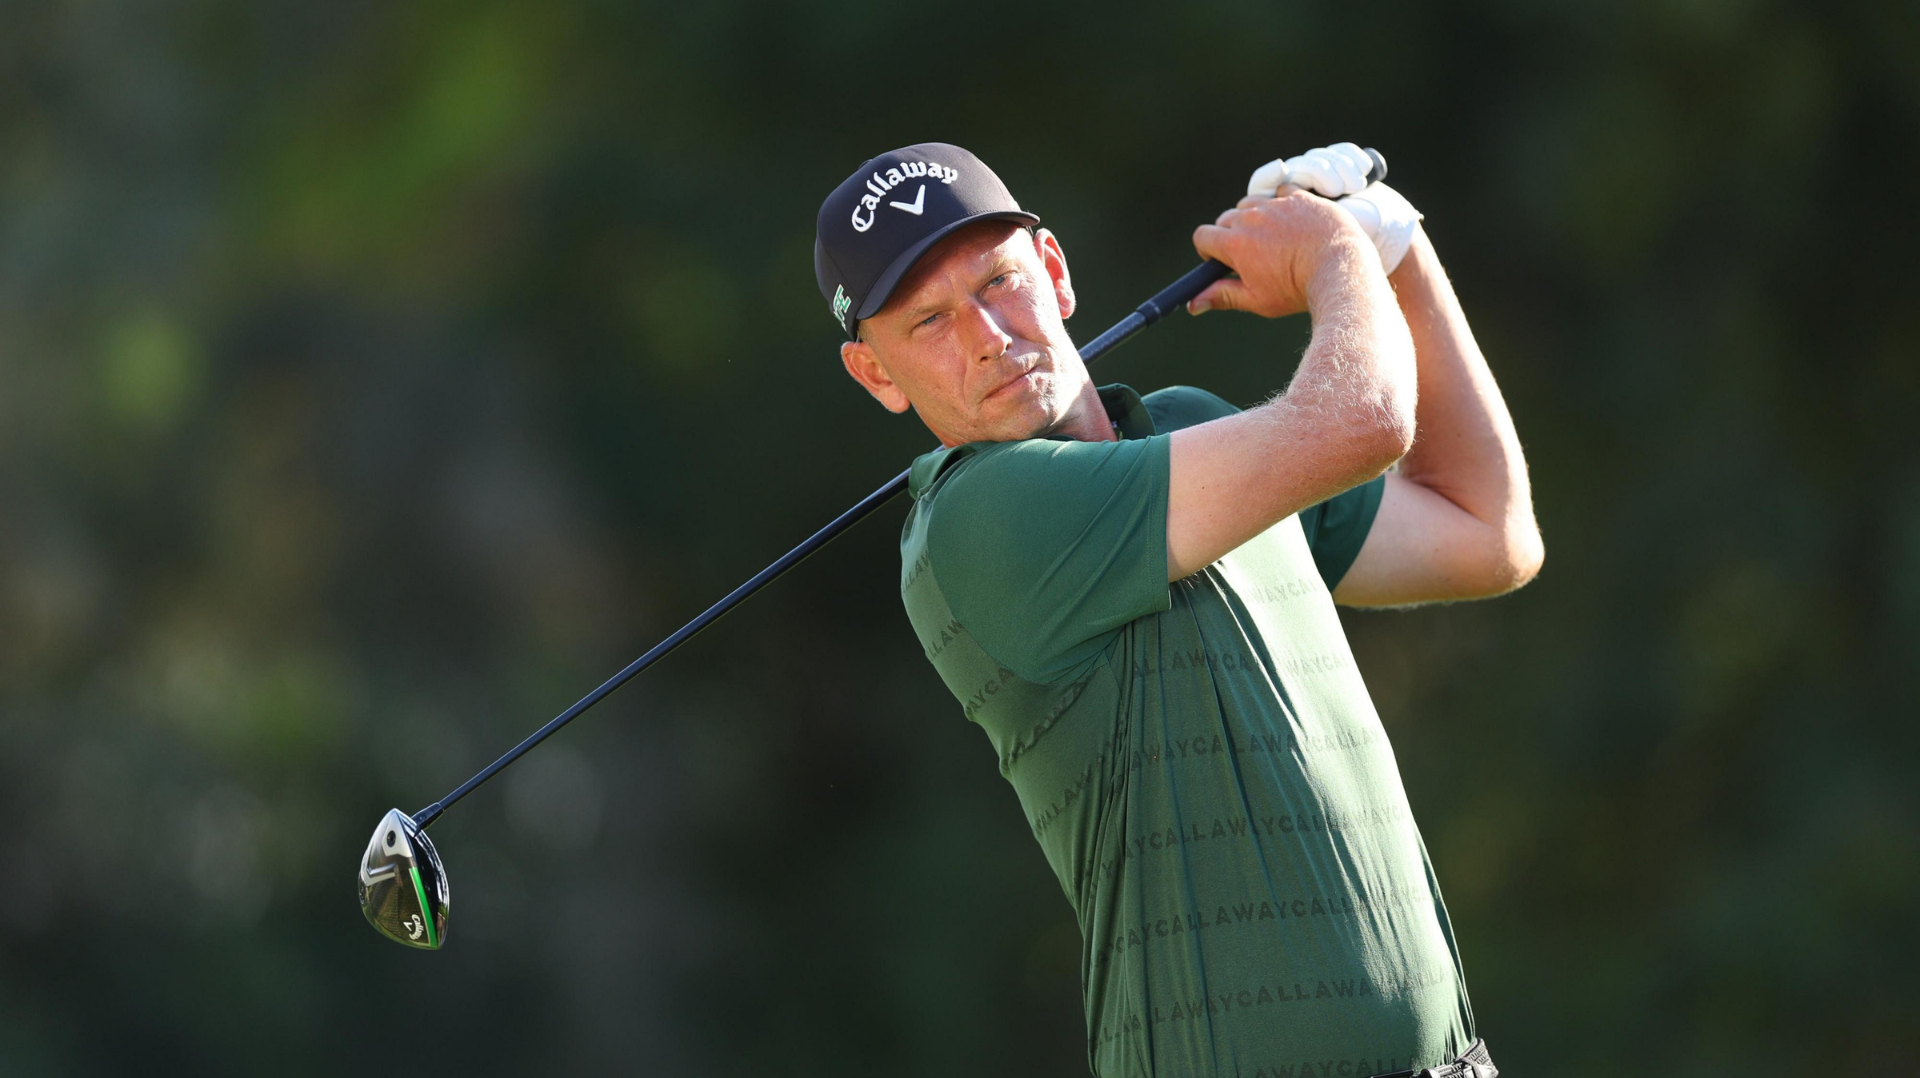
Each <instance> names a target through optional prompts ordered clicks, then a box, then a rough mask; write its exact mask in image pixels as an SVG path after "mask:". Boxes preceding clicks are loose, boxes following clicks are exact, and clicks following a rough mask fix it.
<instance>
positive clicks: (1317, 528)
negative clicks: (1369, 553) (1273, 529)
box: [1300, 475, 1387, 591]
mask: <svg viewBox="0 0 1920 1078" xmlns="http://www.w3.org/2000/svg"><path fill="white" fill-rule="evenodd" d="M1386 489H1387V477H1386V476H1384V475H1380V476H1375V477H1374V478H1373V479H1371V480H1369V481H1367V482H1365V483H1362V484H1360V485H1359V486H1357V487H1354V488H1353V489H1352V490H1349V491H1347V492H1345V493H1343V494H1336V495H1334V496H1333V497H1331V498H1328V499H1327V500H1326V501H1324V502H1321V503H1320V504H1318V505H1313V506H1308V507H1307V508H1305V509H1302V510H1300V530H1301V531H1302V532H1304V533H1306V537H1307V546H1308V547H1309V548H1311V549H1312V551H1313V564H1314V565H1315V567H1317V568H1318V569H1319V570H1320V579H1321V580H1324V581H1326V584H1327V590H1328V591H1332V590H1333V589H1335V588H1337V587H1339V586H1340V578H1342V577H1344V576H1346V575H1347V570H1348V569H1351V568H1353V559H1355V558H1357V557H1359V556H1360V547H1361V545H1362V544H1364V543H1365V542H1366V541H1367V533H1368V532H1369V531H1372V530H1373V518H1374V517H1375V516H1377V515H1379V512H1380V494H1381V492H1382V491H1384V490H1386Z"/></svg>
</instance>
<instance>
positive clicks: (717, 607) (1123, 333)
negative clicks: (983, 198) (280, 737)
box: [413, 259, 1232, 827]
mask: <svg viewBox="0 0 1920 1078" xmlns="http://www.w3.org/2000/svg"><path fill="white" fill-rule="evenodd" d="M1230 272H1232V271H1230V270H1229V269H1228V268H1227V267H1226V266H1225V265H1224V264H1223V263H1220V262H1216V261H1213V260H1211V259H1210V260H1208V261H1206V262H1202V263H1201V264H1199V265H1198V266H1195V267H1194V268H1193V269H1191V270H1188V271H1187V272H1186V273H1185V274H1182V275H1181V277H1180V279H1179V280H1177V281H1174V282H1173V283H1172V284H1170V285H1168V286H1167V287H1165V288H1163V289H1161V290H1160V291H1159V292H1156V293H1154V295H1153V298H1152V299H1149V300H1147V301H1146V302H1145V303H1142V304H1141V305H1140V306H1138V307H1136V308H1134V311H1133V313H1132V314H1129V315H1127V316H1126V317H1125V318H1123V319H1121V320H1120V321H1119V322H1118V323H1116V324H1115V325H1114V326H1113V328H1111V329H1109V330H1107V331H1106V332H1105V333H1102V334H1101V335H1099V336H1098V337H1095V338H1094V339H1093V340H1091V341H1088V342H1087V344H1086V345H1085V346H1084V347H1082V348H1081V349H1080V358H1081V360H1082V361H1084V362H1086V363H1092V362H1093V361H1094V360H1097V359H1099V358H1100V357H1101V356H1103V355H1105V354H1106V353H1108V352H1111V351H1112V350H1114V349H1115V348H1118V347H1119V346H1120V345H1121V344H1123V343H1125V342H1126V341H1127V340H1128V339H1130V338H1132V337H1133V335H1134V334H1136V333H1139V332H1140V331H1141V330H1143V329H1146V328H1147V327H1148V326H1150V325H1153V324H1154V323H1155V322H1158V321H1160V319H1161V318H1162V317H1163V316H1164V315H1166V314H1167V313H1168V312H1169V311H1173V310H1176V309H1178V308H1180V307H1184V306H1186V304H1187V301H1188V300H1190V299H1192V298H1193V297H1195V296H1197V295H1199V294H1200V293H1201V291H1202V290H1204V289H1205V288H1206V287H1207V286H1208V285H1210V284H1212V283H1213V282H1215V281H1217V280H1219V279H1220V278H1222V277H1225V276H1226V275H1227V274H1228V273H1230ZM907 474H908V473H907V472H901V473H900V474H899V475H896V476H894V477H893V478H892V479H891V480H890V481H888V483H887V485H886V486H883V487H881V488H880V489H879V490H876V491H874V492H873V493H872V494H869V495H867V496H866V497H865V498H862V499H860V502H859V504H857V505H855V506H854V507H853V508H851V509H849V510H847V511H846V512H844V513H842V514H840V515H839V516H838V517H835V518H834V520H833V522H832V523H830V524H828V525H827V526H826V527H824V528H821V529H820V530H819V531H817V532H814V533H813V534H812V535H810V536H808V537H807V540H806V541H805V542H803V543H801V544H800V545H799V546H797V547H794V548H793V549H792V550H789V551H787V552H786V553H785V554H782V555H781V556H780V558H779V560H778V561H775V562H774V563H773V564H772V565H769V566H767V567H766V568H765V569H762V570H760V571H759V572H758V573H755V574H754V575H753V578H752V579H751V580H748V581H747V582H746V583H744V584H742V585H740V586H739V587H737V588H735V589H733V590H732V591H731V592H728V593H727V596H726V598H724V599H721V600H720V601H719V602H717V603H715V604H713V605H712V606H710V607H708V608H707V609H706V610H705V611H704V612H702V613H701V614H700V616H699V617H697V618H694V619H693V620H692V621H689V622H687V623H686V624H685V625H682V626H681V627H680V628H678V629H676V630H674V633H673V635H672V636H669V637H667V638H666V639H665V640H662V641H660V642H659V643H658V644H655V645H654V646H653V649H652V650H650V651H648V652H647V653H646V654H645V655H642V656H640V657H639V658H638V659H635V660H633V662H631V663H628V664H627V667H626V669H624V670H621V671H620V672H619V673H617V674H615V675H613V676H612V677H610V678H608V679H607V680H606V681H605V682H603V683H602V684H601V685H600V687H599V688H597V689H595V690H593V691H592V692H590V693H588V694H587V695H585V696H583V697H581V698H580V700H579V702H578V703H575V704H574V705H573V706H572V707H570V708H568V709H566V710H565V711H562V712H561V713H560V714H558V715H556V716H554V717H553V719H552V720H551V721H549V722H548V723H547V724H546V725H545V726H542V727H541V728H540V729H538V730H535V731H534V732H533V733H532V734H530V735H528V736H527V739H526V740H525V741H522V742H520V743H519V744H518V745H515V746H514V747H513V748H512V749H511V750H509V751H508V752H507V754H506V755H505V756H502V757H500V758H499V759H498V760H495V761H494V762H492V763H490V764H488V765H487V766H486V768H485V769H484V770H482V771H481V772H480V773H479V774H477V775H475V776H473V777H472V778H470V779H468V780H467V781H465V782H463V783H461V784H460V785H459V787H457V788H456V789H455V790H454V791H453V792H452V793H450V794H448V795H447V796H445V797H443V798H441V799H440V800H438V801H435V802H434V803H433V804H431V805H429V806H427V807H426V808H424V809H421V810H420V811H419V812H416V813H414V815H413V818H414V821H415V822H416V823H418V824H419V825H420V826H421V827H425V826H427V825H428V824H430V823H432V822H433V821H434V820H436V819H438V818H439V816H440V814H441V813H443V812H445V811H447V809H449V808H452V807H453V804H454V802H456V801H459V800H460V799H461V798H463V797H465V796H467V795H468V794H470V793H472V792H473V791H474V789H475V787H478V786H479V785H480V784H481V783H483V782H485V781H487V780H488V779H490V778H492V777H493V776H495V775H497V774H499V773H500V772H501V770H502V769H503V768H505V767H506V766H507V765H508V764H511V763H513V762H514V761H515V760H518V759H519V758H520V757H522V756H525V755H526V754H527V753H528V752H530V751H532V750H533V747H534V746H535V745H538V744H540V743H541V742H542V741H545V740H546V739H547V738H549V737H552V736H553V734H554V732H555V731H557V730H559V729H560V728H561V727H562V726H565V725H566V724H568V723H570V722H572V721H573V720H574V719H577V718H579V717H580V714H581V713H582V712H584V711H586V710H587V709H588V708H590V707H592V706H593V705H595V704H597V703H599V702H600V701H602V700H604V699H606V698H607V697H608V696H609V695H611V694H612V693H613V691H614V690H615V689H618V688H619V687H620V686H622V685H625V684H626V683H627V682H628V681H631V680H632V679H633V677H634V675H636V674H638V673H640V671H642V670H645V669H646V668H647V667H649V666H652V665H653V664H654V663H657V662H659V661H660V660H661V659H664V658H666V657H667V656H668V655H669V654H671V653H672V652H673V650H674V649H675V648H677V647H679V646H680V645H682V644H684V643H686V642H687V641H688V640H691V639H692V638H693V637H694V635H695V634H697V633H698V632H699V631H700V630H702V629H704V628H706V627H707V626H709V625H712V624H713V623H714V622H716V621H718V620H720V616H721V615H723V614H725V613H726V612H727V611H729V610H732V609H733V608H734V607H736V606H739V605H740V604H741V603H743V602H745V601H746V600H747V598H748V597H749V596H751V595H752V594H753V593H754V592H757V591H759V590H760V589H761V588H764V587H766V586H767V585H768V584H771V583H773V582H774V581H775V580H777V579H779V577H780V576H781V574H783V573H785V572H786V571H787V570H788V569H791V568H793V567H794V566H796V565H798V564H800V563H801V562H803V561H805V560H806V559H807V556H808V555H809V554H812V553H813V552H814V551H816V550H819V549H820V548H821V547H823V546H826V545H827V544H828V543H831V542H832V541H833V540H834V538H835V537H836V536H838V535H839V534H840V533H841V532H844V531H846V530H847V529H848V528H851V527H853V526H854V525H855V524H858V523H859V522H860V521H861V520H862V519H863V518H865V517H866V516H867V515H868V514H870V513H872V512H873V511H874V510H875V509H878V508H880V507H881V506H883V505H885V504H887V503H888V502H889V501H892V500H893V497H894V495H896V494H899V493H900V492H901V491H903V490H905V489H907Z"/></svg>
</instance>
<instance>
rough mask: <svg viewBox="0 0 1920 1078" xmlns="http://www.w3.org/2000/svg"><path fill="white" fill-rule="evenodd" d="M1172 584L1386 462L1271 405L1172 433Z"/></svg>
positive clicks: (1169, 551)
mask: <svg viewBox="0 0 1920 1078" xmlns="http://www.w3.org/2000/svg"><path fill="white" fill-rule="evenodd" d="M1171 437H1172V446H1171V453H1170V458H1171V459H1170V465H1169V469H1168V470H1169V476H1170V478H1169V483H1168V494H1167V579H1169V580H1180V579H1182V578H1184V577H1187V576H1189V575H1191V574H1193V573H1196V572H1199V571H1200V570H1201V569H1203V568H1205V567H1207V566H1208V565H1211V564H1213V563H1214V562H1215V561H1216V560H1218V559H1219V558H1220V557H1221V556H1223V555H1225V554H1226V553H1227V552H1228V551H1231V550H1233V549H1234V548H1236V547H1238V546H1239V545H1240V544H1242V543H1244V542H1246V541H1247V540H1249V539H1252V538H1253V537H1254V536H1256V535H1259V534H1260V533H1261V532H1263V531H1266V530H1267V529H1268V528H1271V527H1273V526H1274V525H1275V524H1278V523H1279V522H1280V521H1282V520H1285V519H1286V518H1287V517H1290V516H1292V515H1293V514H1295V513H1297V512H1299V511H1301V510H1302V509H1305V508H1307V507H1309V506H1312V505H1317V504H1319V503H1320V502H1323V501H1325V500H1327V499H1328V498H1331V497H1333V496H1335V495H1337V494H1339V493H1340V492H1341V491H1344V490H1349V489H1352V488H1353V487H1356V486H1358V485H1360V484H1362V483H1364V482H1366V481H1367V480H1369V479H1372V478H1373V477H1375V476H1377V475H1379V474H1380V470H1381V468H1383V467H1384V466H1385V464H1384V463H1374V462H1372V461H1369V460H1368V459H1367V458H1366V457H1365V456H1363V455H1359V454H1356V453H1354V452H1353V451H1352V447H1351V446H1350V445H1347V444H1345V443H1343V442H1341V441H1340V440H1338V439H1334V438H1329V437H1327V436H1326V435H1325V430H1324V424H1320V423H1317V422H1314V421H1312V420H1311V419H1308V418H1306V417H1302V416H1300V415H1299V414H1298V413H1296V412H1295V411H1293V410H1291V409H1287V408H1277V407H1275V406H1274V404H1268V405H1265V406H1263V407H1260V408H1256V409H1252V410H1250V411H1246V412H1241V413H1240V414H1238V415H1232V416H1227V417H1226V418H1224V419H1216V420H1213V421H1212V422H1210V423H1202V424H1200V425H1199V426H1194V427H1188V428H1186V429H1184V430H1178V431H1175V432H1173V434H1172V436H1171Z"/></svg>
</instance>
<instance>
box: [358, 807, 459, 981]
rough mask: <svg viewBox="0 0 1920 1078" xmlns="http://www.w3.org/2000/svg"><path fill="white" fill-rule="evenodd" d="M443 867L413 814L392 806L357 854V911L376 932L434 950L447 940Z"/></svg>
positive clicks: (445, 877)
mask: <svg viewBox="0 0 1920 1078" xmlns="http://www.w3.org/2000/svg"><path fill="white" fill-rule="evenodd" d="M447 898H448V892H447V873H446V870H444V869H442V868H441V867H440V854H439V853H438V852H436V851H435V850H434V848H433V843H432V842H430V841H429V840H428V839H427V833H426V831H424V830H422V829H421V827H420V825H419V824H417V823H414V822H413V817H411V816H409V815H407V814H406V813H404V812H401V811H400V810H399V809H392V810H390V811H388V813H387V814H386V815H385V816H384V817H382V818H381V820H380V826H379V827H377V828H374V831H373V838H371V839H369V840H368V841H367V852H366V853H364V854H362V855H361V857H360V912H362V913H364V914H366V915H367V921H368V922H369V923H371V924H372V925H373V927H375V928H377V929H379V930H380V934H381V935H383V936H385V937H387V938H388V939H390V940H393V941H394V942H396V943H404V944H406V945H407V946H409V947H419V948H421V949H423V950H428V951H437V950H439V949H440V947H441V945H443V944H445V943H446V942H447Z"/></svg>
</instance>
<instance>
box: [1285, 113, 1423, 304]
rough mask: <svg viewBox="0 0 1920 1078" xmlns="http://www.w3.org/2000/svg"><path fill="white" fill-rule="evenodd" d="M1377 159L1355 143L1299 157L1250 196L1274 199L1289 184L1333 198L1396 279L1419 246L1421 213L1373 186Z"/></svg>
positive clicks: (1381, 185)
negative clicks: (1371, 172)
mask: <svg viewBox="0 0 1920 1078" xmlns="http://www.w3.org/2000/svg"><path fill="white" fill-rule="evenodd" d="M1372 167H1373V159H1372V158H1370V157H1368V156H1367V151H1365V150H1363V149H1361V148H1360V147H1358V146H1355V145H1354V144H1353V143H1351V142H1336V143H1334V144H1333V145H1331V146H1323V147H1321V148H1320V149H1317V150H1308V151H1307V152H1306V153H1303V154H1301V155H1300V156H1298V157H1287V158H1281V159H1279V160H1274V161H1269V162H1267V163H1266V164H1264V165H1261V166H1260V167H1259V168H1257V169H1255V170H1254V171H1253V175H1252V176H1251V177H1250V178H1249V179H1248V180H1247V194H1249V195H1252V196H1254V197H1256V198H1272V197H1273V196H1274V195H1275V194H1277V193H1278V192H1279V190H1280V188H1281V186H1282V185H1283V184H1292V185H1293V186H1295V187H1299V188H1301V189H1303V190H1307V191H1312V192H1313V193H1315V194H1317V195H1320V196H1322V197H1323V198H1330V199H1332V200H1334V201H1335V202H1336V203H1338V204H1340V205H1341V206H1342V207H1345V209H1346V211H1347V212H1348V213H1350V214H1352V215H1353V219H1354V220H1355V221H1357V222H1358V223H1359V225H1360V230H1361V231H1363V232H1365V233H1366V234H1367V238H1368V239H1370V240H1372V241H1373V246H1374V248H1375V249H1376V250H1378V251H1379V252H1380V264H1381V265H1382V266H1383V267H1385V268H1386V271H1387V272H1388V273H1392V272H1393V271H1394V269H1395V268H1396V267H1398V266H1399V265H1400V260H1401V259H1403V258H1405V257H1406V256H1407V248H1409V247H1411V246H1413V230H1414V228H1415V227H1416V226H1417V225H1419V223H1420V218H1421V216H1422V215H1421V213H1420V211H1419V210H1416V209H1414V208H1413V203H1411V202H1408V201H1407V200H1406V198H1405V197H1404V196H1403V195H1401V194H1400V192H1398V191H1395V190H1394V189H1393V188H1391V187H1388V186H1387V185H1386V184H1384V183H1375V184H1369V183H1367V170H1368V169H1370V168H1372Z"/></svg>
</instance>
